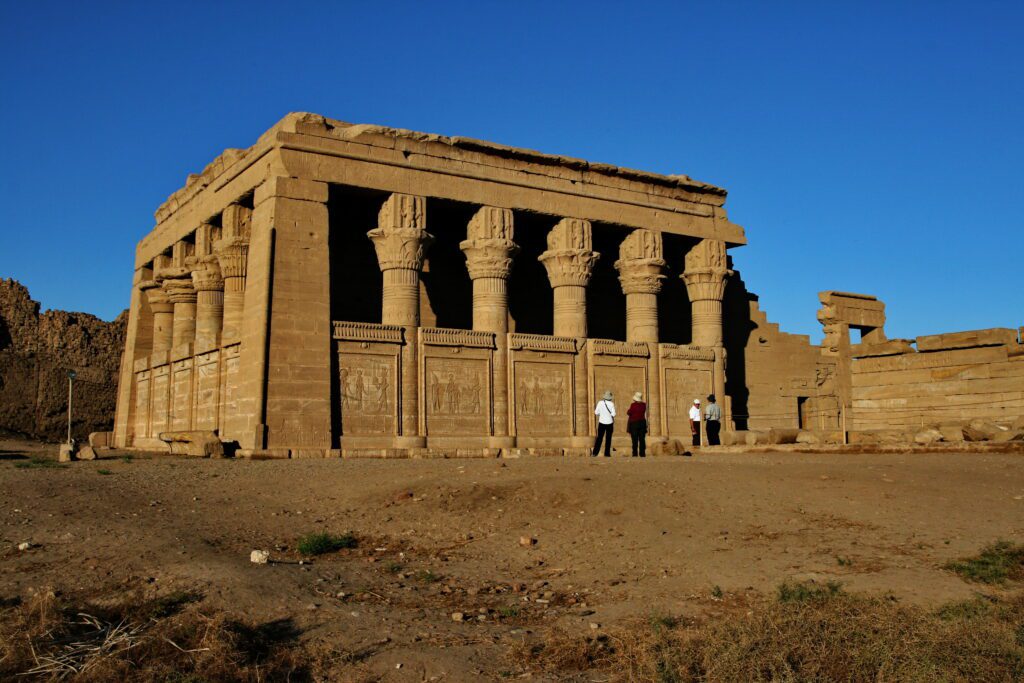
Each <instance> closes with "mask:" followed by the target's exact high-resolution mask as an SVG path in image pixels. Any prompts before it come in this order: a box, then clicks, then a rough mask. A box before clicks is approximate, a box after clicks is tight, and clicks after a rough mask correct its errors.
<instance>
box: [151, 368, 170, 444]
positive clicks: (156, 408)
mask: <svg viewBox="0 0 1024 683" xmlns="http://www.w3.org/2000/svg"><path fill="white" fill-rule="evenodd" d="M170 375H171V368H170V366H169V365H163V366H161V367H159V368H154V370H153V376H152V380H151V382H152V384H151V385H150V387H151V388H150V390H151V391H152V394H153V399H152V406H153V407H152V413H151V418H150V430H149V435H150V436H153V437H157V436H160V432H166V431H167V409H168V405H167V399H168V397H169V389H170Z"/></svg>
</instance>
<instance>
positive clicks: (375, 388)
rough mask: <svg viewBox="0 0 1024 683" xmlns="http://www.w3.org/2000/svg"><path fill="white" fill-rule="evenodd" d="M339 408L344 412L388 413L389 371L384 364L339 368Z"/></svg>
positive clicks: (389, 400)
mask: <svg viewBox="0 0 1024 683" xmlns="http://www.w3.org/2000/svg"><path fill="white" fill-rule="evenodd" d="M340 374H341V408H342V411H343V412H344V413H346V414H347V413H352V414H360V415H388V414H390V411H391V399H390V396H389V394H390V393H391V372H390V370H389V369H388V368H387V366H384V365H376V366H374V367H372V368H371V370H370V371H369V374H367V372H366V371H365V370H364V369H363V368H361V367H357V368H355V369H354V370H353V369H350V368H344V367H343V368H341V372H340Z"/></svg>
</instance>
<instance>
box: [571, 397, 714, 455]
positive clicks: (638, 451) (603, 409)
mask: <svg viewBox="0 0 1024 683" xmlns="http://www.w3.org/2000/svg"><path fill="white" fill-rule="evenodd" d="M643 399H644V397H643V394H641V393H640V392H639V391H638V392H636V393H635V394H633V402H632V403H631V404H630V405H629V410H627V411H626V417H627V420H626V431H628V432H629V436H630V439H631V440H632V442H633V457H634V458H638V457H639V458H644V457H646V456H647V445H646V441H647V403H645V402H644V400H643ZM615 414H616V413H615V402H614V400H613V397H612V392H611V391H606V392H604V395H603V396H602V397H601V400H600V401H598V402H597V407H595V408H594V415H596V416H597V439H596V440H595V441H594V450H593V452H592V453H591V455H592V456H593V457H595V458H596V457H597V455H598V453H600V452H601V443H602V442H603V443H604V457H606V458H610V457H611V456H612V432H613V431H614V429H615ZM689 416H690V434H691V435H692V436H693V445H694V446H700V430H701V422H703V423H704V429H705V431H706V432H707V437H708V445H709V446H717V445H719V444H720V443H721V441H719V438H718V434H719V431H720V430H721V427H722V409H721V408H719V407H718V404H717V403H715V395H714V394H711V395H709V396H708V405H707V407H705V408H704V412H703V418H702V415H701V409H700V399H699V398H695V399H693V405H692V406H691V407H690V413H689Z"/></svg>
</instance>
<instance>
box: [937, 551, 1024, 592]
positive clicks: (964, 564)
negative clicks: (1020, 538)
mask: <svg viewBox="0 0 1024 683" xmlns="http://www.w3.org/2000/svg"><path fill="white" fill-rule="evenodd" d="M943 569H948V570H949V571H952V572H956V573H957V574H959V575H960V576H961V577H962V578H963V579H965V580H967V581H973V582H975V583H989V584H992V583H1006V581H1007V580H1011V581H1024V545H1017V544H1014V543H1011V542H1009V541H996V542H995V543H993V544H991V545H988V546H985V547H984V548H982V550H981V553H979V554H978V555H977V556H975V557H967V558H964V559H962V560H958V561H956V562H949V563H947V564H946V565H944V566H943Z"/></svg>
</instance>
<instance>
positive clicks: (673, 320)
mask: <svg viewBox="0 0 1024 683" xmlns="http://www.w3.org/2000/svg"><path fill="white" fill-rule="evenodd" d="M725 197H726V193H725V191H724V190H723V189H721V188H718V187H715V186H712V185H708V184H706V183H702V182H698V181H696V180H693V179H691V178H689V177H687V176H675V175H673V176H662V175H656V174H652V173H645V172H640V171H634V170H629V169H623V168H617V167H614V166H609V165H602V164H594V163H588V162H586V161H582V160H579V159H571V158H566V157H559V156H552V155H546V154H541V153H537V152H533V151H529V150H523V149H516V148H511V147H505V146H501V145H496V144H491V143H486V142H481V141H478V140H471V139H466V138H449V137H442V136H436V135H427V134H422V133H415V132H411V131H406V130H397V129H391V128H384V127H380V126H368V125H351V124H347V123H343V122H340V121H334V120H330V119H326V118H324V117H322V116H317V115H312V114H289V115H288V116H286V117H285V118H284V119H283V120H282V121H280V122H279V123H278V124H277V125H275V126H274V127H273V128H271V129H270V130H269V131H268V132H267V133H265V134H264V135H263V136H261V137H260V139H259V140H258V141H257V143H256V144H255V145H253V146H252V147H250V148H248V149H245V150H228V151H226V152H224V153H223V154H222V155H221V156H220V157H218V158H217V159H216V160H215V161H214V162H213V163H211V164H210V165H209V166H208V167H207V168H206V169H205V170H204V171H203V172H202V173H201V174H199V175H194V176H190V177H189V179H188V182H187V184H186V186H185V187H184V188H182V189H181V190H179V191H178V192H176V193H175V194H173V195H172V196H171V197H170V198H169V199H168V201H167V202H166V203H165V204H164V205H162V206H161V207H160V208H159V209H158V211H157V212H156V226H155V228H154V229H153V230H152V231H151V232H150V233H149V234H148V235H147V236H146V237H145V238H144V239H142V241H141V242H140V243H139V245H138V248H137V250H136V256H135V269H134V273H135V275H134V286H133V289H132V296H131V306H130V318H129V324H128V332H127V341H126V345H125V352H124V357H123V360H122V369H121V376H120V384H119V389H118V402H117V415H116V420H115V428H114V432H113V435H112V438H113V443H114V445H116V446H120V447H135V448H162V447H165V441H166V439H161V438H160V437H161V435H162V434H167V433H172V432H185V431H203V432H211V433H214V434H216V435H217V436H218V437H219V438H220V439H221V441H223V442H226V443H229V444H232V445H234V446H236V447H237V448H238V449H239V452H240V453H242V454H243V455H244V454H253V455H258V454H264V455H269V456H282V457H283V456H291V457H304V456H308V457H323V456H327V455H332V454H333V455H345V454H346V453H349V454H359V453H377V454H383V455H390V454H394V455H402V454H412V455H415V454H417V453H420V454H431V453H440V454H456V455H473V454H497V453H511V452H515V451H516V450H517V449H527V450H531V449H532V451H533V452H561V453H571V452H583V451H584V449H587V448H589V446H590V445H591V444H592V440H593V435H594V433H595V424H594V415H593V405H594V403H595V401H596V400H597V398H598V397H599V396H600V395H601V394H603V393H604V392H605V391H606V390H610V391H612V392H613V394H614V396H615V400H616V402H617V405H618V412H619V417H618V422H617V424H616V431H615V434H616V445H617V446H618V447H619V448H620V451H621V449H622V447H623V446H624V445H625V443H626V442H627V441H628V436H627V434H626V430H625V412H626V408H627V407H628V405H629V402H630V399H631V397H632V395H633V394H634V392H637V391H639V392H641V393H642V394H643V395H644V397H645V400H647V402H648V410H649V419H648V421H649V439H650V440H651V441H653V442H655V443H656V442H659V441H665V440H667V439H672V438H675V439H680V440H684V441H688V440H689V437H690V428H689V424H688V421H687V410H688V408H689V406H690V404H691V402H692V400H693V399H694V398H700V399H702V400H704V399H705V397H706V396H707V395H708V394H711V393H713V394H715V395H717V396H718V397H719V402H720V404H721V405H722V408H723V413H724V424H723V428H724V429H725V430H726V431H731V430H735V429H740V430H745V429H750V428H759V427H770V426H786V427H803V428H820V429H829V428H836V427H837V426H838V425H839V419H840V413H841V411H842V408H843V406H844V405H846V406H848V405H849V404H850V402H851V401H852V398H850V397H849V396H846V397H845V398H844V393H843V392H844V391H845V392H846V394H849V393H850V389H849V387H848V386H847V385H844V384H843V381H844V380H843V377H847V376H848V375H849V372H850V371H849V368H848V367H846V368H845V369H844V366H843V363H844V362H846V363H847V365H849V353H847V354H846V355H845V356H844V355H842V354H839V353H830V352H829V351H828V350H827V349H822V348H820V347H816V346H813V345H811V344H810V343H809V340H808V339H807V337H803V336H798V335H787V334H785V333H782V332H780V331H779V330H778V328H777V326H774V325H772V324H771V323H769V322H768V321H767V319H766V318H764V315H763V313H761V312H760V311H759V309H758V307H757V302H756V297H754V296H753V295H751V294H749V293H748V292H747V291H746V288H745V286H744V285H743V282H742V280H741V279H740V278H739V275H738V274H737V273H735V272H734V271H733V269H732V268H731V260H730V257H729V250H730V249H732V248H736V247H739V246H742V245H744V244H745V243H746V238H745V235H744V231H743V229H742V228H740V227H739V226H738V225H736V224H734V223H732V222H730V221H729V219H728V217H727V215H726V211H725V209H724V202H725ZM844 296H845V295H844ZM849 296H857V295H849ZM823 301H824V300H823ZM844 301H846V299H844ZM868 308H870V306H868ZM876 308H877V307H876ZM844 310H845V309H844ZM877 327H878V329H879V330H880V329H881V325H880V324H879V325H877ZM882 339H884V335H883V336H882ZM843 373H846V374H843ZM840 375H842V376H840ZM847 384H849V382H847Z"/></svg>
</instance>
